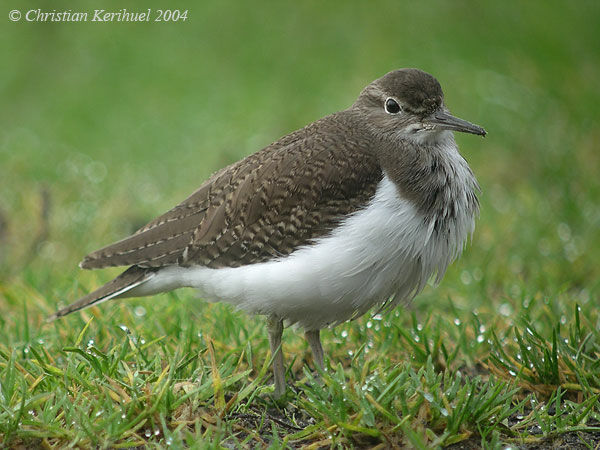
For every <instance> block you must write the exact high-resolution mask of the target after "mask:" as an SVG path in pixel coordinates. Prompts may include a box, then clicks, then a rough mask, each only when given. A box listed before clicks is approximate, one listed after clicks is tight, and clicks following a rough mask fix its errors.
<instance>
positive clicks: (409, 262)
mask: <svg viewBox="0 0 600 450" xmlns="http://www.w3.org/2000/svg"><path fill="white" fill-rule="evenodd" d="M454 132H463V133H470V134H474V135H479V136H485V135H486V131H485V130H484V129H483V128H482V127H480V126H478V125H475V124H472V123H470V122H467V121H465V120H463V119H459V118H457V117H456V116H453V115H452V114H451V113H450V112H449V110H448V108H447V107H446V105H445V102H444V94H443V91H442V88H441V86H440V83H439V82H438V81H437V79H436V78H435V77H433V76H432V75H430V74H428V73H426V72H424V71H422V70H419V69H415V68H405V69H397V70H393V71H391V72H389V73H387V74H385V75H383V76H382V77H380V78H378V79H376V80H375V81H373V82H371V83H370V84H368V85H367V86H366V87H365V88H364V89H363V90H362V91H361V92H360V94H359V96H358V98H357V100H356V101H355V102H354V103H353V104H352V105H351V106H350V107H349V108H347V109H345V110H342V111H339V112H335V113H333V114H331V115H328V116H326V117H323V118H321V119H319V120H317V121H315V122H313V123H311V124H309V125H307V126H305V127H304V128H302V129H299V130H297V131H294V132H292V133H290V134H288V135H286V136H283V137H282V138H280V139H278V140H277V141H275V142H273V143H272V144H270V145H268V146H267V147H265V148H263V149H261V150H259V151H257V152H256V153H254V154H251V155H249V156H247V157H245V158H244V159H242V160H240V161H238V162H235V163H233V164H231V165H229V166H227V167H225V168H223V169H221V170H219V171H217V172H215V173H214V174H213V175H211V176H210V177H209V178H208V179H207V180H206V181H205V182H204V183H203V184H202V185H201V186H200V187H199V188H198V189H197V190H196V191H195V192H194V193H193V194H191V195H190V196H189V197H188V198H187V199H185V200H184V201H183V202H181V203H179V204H178V205H177V206H175V207H174V208H172V209H171V210H169V211H168V212H166V213H165V214H163V215H161V216H159V217H157V218H156V219H154V220H152V221H151V222H149V223H148V224H147V225H145V226H144V227H142V228H140V229H139V230H138V231H136V232H135V233H134V234H133V235H131V236H129V237H126V238H125V239H122V240H120V241H118V242H116V243H113V244H111V245H108V246H106V247H104V248H101V249H100V250H97V251H95V252H92V253H90V254H89V255H87V256H86V257H85V258H84V259H83V261H82V262H81V263H80V267H81V268H82V269H102V268H106V267H113V266H129V267H128V268H127V269H126V270H125V271H124V272H122V273H121V274H120V275H118V276H117V277H116V278H114V279H113V280H112V281H109V282H108V283H106V284H105V285H103V286H101V287H100V288H98V289H96V290H94V291H93V292H91V293H89V294H87V295H85V296H84V297H82V298H81V299H79V300H78V301H76V302H74V303H72V304H71V305H69V306H66V307H64V308H62V309H60V310H59V311H57V312H56V313H55V314H53V315H52V316H50V317H49V320H50V321H51V320H55V319H57V318H59V317H62V316H65V315H67V314H69V313H72V312H74V311H79V310H81V309H83V308H87V307H89V306H92V305H97V304H99V303H100V302H104V301H107V300H112V299H117V298H125V297H142V296H150V295H154V294H158V293H162V292H167V291H171V290H174V289H178V288H182V287H191V288H195V289H197V290H198V291H199V292H200V294H201V296H202V297H203V298H204V299H205V300H207V301H211V302H227V303H229V304H232V305H234V307H237V308H239V309H241V310H244V311H246V312H248V313H250V314H258V315H264V316H266V319H267V330H268V337H269V343H270V350H271V358H272V368H273V380H274V388H273V395H274V397H275V398H280V397H282V396H283V395H284V394H285V392H286V389H287V385H286V381H285V369H284V358H283V351H282V343H281V341H282V333H283V329H284V326H292V325H294V326H295V327H297V328H299V329H303V331H304V335H305V338H306V340H307V342H308V344H309V346H310V348H311V352H312V355H313V363H314V364H315V365H316V366H318V367H320V368H323V366H324V352H323V347H322V344H321V338H320V331H321V330H322V329H323V328H327V327H334V326H336V325H338V324H341V323H343V322H346V321H348V320H353V319H356V318H358V317H360V316H362V315H364V314H365V313H367V312H368V311H369V310H371V309H373V310H376V311H381V310H387V309H391V308H394V307H396V306H398V305H400V304H402V305H403V306H405V305H406V304H408V302H410V301H411V300H412V299H413V298H414V297H415V296H416V295H417V294H418V293H419V292H421V291H422V289H423V288H424V287H425V285H426V284H427V283H428V282H429V281H430V280H431V281H432V282H433V283H434V284H436V283H439V282H440V281H441V279H442V277H443V275H444V273H445V271H446V269H447V267H448V266H449V264H450V263H451V262H453V261H454V260H455V259H456V258H457V257H458V256H459V255H460V254H461V253H462V251H463V249H464V247H465V246H466V243H467V241H468V238H469V236H470V235H472V233H473V231H474V226H475V219H476V217H477V215H478V214H479V200H478V194H479V192H480V188H479V185H478V182H477V180H476V178H475V176H474V174H473V172H472V170H471V169H470V167H469V165H468V164H467V162H466V160H465V159H464V158H463V157H462V156H461V154H460V153H459V151H458V147H457V144H456V142H455V139H454Z"/></svg>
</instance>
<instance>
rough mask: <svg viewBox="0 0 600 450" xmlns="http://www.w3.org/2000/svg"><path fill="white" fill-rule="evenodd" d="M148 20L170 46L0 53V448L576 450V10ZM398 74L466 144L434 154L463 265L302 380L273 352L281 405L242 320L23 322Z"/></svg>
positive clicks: (291, 349) (584, 56)
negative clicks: (462, 126)
mask: <svg viewBox="0 0 600 450" xmlns="http://www.w3.org/2000/svg"><path fill="white" fill-rule="evenodd" d="M63 3H64V7H65V8H71V9H74V10H75V9H76V8H75V7H74V6H73V4H72V3H68V4H67V3H66V2H63ZM151 3H152V7H153V8H155V9H156V8H161V7H162V8H165V7H167V5H166V4H164V3H161V2H159V1H154V2H151ZM171 3H172V2H171ZM171 3H169V7H171V8H175V7H178V8H187V9H189V13H188V17H189V19H188V21H187V22H186V23H178V24H152V23H151V24H92V23H81V24H28V23H22V22H19V23H12V22H9V21H8V20H6V21H5V22H4V23H3V24H2V26H1V27H0V49H1V50H2V51H3V53H2V54H3V55H5V64H4V68H3V70H2V71H0V89H1V90H2V103H1V106H0V123H2V126H1V127H0V446H4V447H9V448H10V447H18V446H21V445H24V446H31V447H40V446H45V447H51V448H53V447H62V446H67V445H71V446H79V447H91V446H97V447H140V446H148V447H151V448H152V447H155V448H163V447H165V446H171V447H173V448H182V447H200V448H204V447H206V448H213V447H214V448H219V447H221V446H225V447H229V448H231V447H233V448H240V447H265V448H267V447H271V448H282V447H300V446H308V447H309V448H321V447H324V448H328V447H346V446H355V447H379V448H388V447H394V446H397V447H402V446H411V447H416V448H428V447H436V446H449V445H452V444H453V443H461V444H463V445H465V446H467V448H477V447H479V446H483V447H487V448H502V447H504V446H507V445H509V446H513V447H521V448H528V447H533V446H540V447H542V448H544V447H551V446H552V445H555V446H556V445H565V446H568V447H569V446H575V445H579V446H581V448H588V447H589V448H595V447H597V446H598V444H599V442H600V438H598V436H600V406H599V396H600V315H599V293H600V282H599V280H600V270H599V267H600V207H599V203H598V199H599V198H600V183H599V182H598V174H599V173H600V153H599V152H598V143H599V142H600V131H599V130H600V129H599V128H598V123H599V122H600V114H599V111H600V109H599V107H598V105H599V104H600V91H599V90H598V88H597V82H598V79H600V50H599V49H598V45H597V41H598V33H597V30H596V28H597V24H598V23H599V22H600V5H599V4H598V3H597V2H592V1H588V2H585V1H581V2H576V3H572V4H571V3H570V4H568V5H567V4H564V3H562V2H561V3H559V2H554V1H551V2H542V1H534V2H526V3H523V2H517V1H510V2H508V3H506V2H503V3H498V2H497V3H494V4H492V3H490V2H487V3H471V2H463V1H459V2H442V1H439V2H438V1H434V2H421V3H414V2H413V3H403V2H402V3H401V2H392V1H389V2H381V3H379V4H378V5H377V6H375V4H374V3H372V2H361V3H359V2H329V3H327V4H323V2H316V1H308V2H302V3H301V4H294V5H292V4H289V5H286V4H284V3H281V2H272V4H270V5H268V7H266V6H265V7H264V8H259V7H257V6H256V5H255V4H251V3H248V4H244V3H241V2H233V1H222V2H205V3H202V4H200V3H198V2H183V1H182V2H178V4H177V5H174V4H171ZM60 4H61V2H58V3H56V4H53V8H56V9H60V8H61V6H60ZM38 7H41V6H40V5H37V4H31V5H30V6H23V2H22V1H19V2H17V1H16V0H14V1H13V0H9V1H8V2H7V3H6V5H5V6H4V9H3V11H2V13H3V14H5V17H6V14H7V13H8V11H10V10H11V9H15V8H17V9H25V8H38ZM94 7H100V6H98V5H95V4H94V3H93V2H91V1H83V2H81V9H93V8H94ZM102 7H104V8H106V9H113V10H117V9H119V8H123V7H126V8H128V9H132V10H133V9H134V7H133V6H127V5H125V6H124V5H123V4H122V2H114V1H112V2H110V1H109V2H105V4H104V5H103V6H102ZM77 8H80V6H77ZM145 8H146V6H145ZM398 67H420V68H422V69H424V70H427V71H429V72H431V73H433V74H434V75H435V76H436V77H437V78H438V79H439V80H440V81H441V83H442V86H443V87H444V90H445V94H446V101H447V103H448V105H449V107H450V109H451V110H452V111H453V112H454V113H455V114H456V115H458V116H459V117H463V118H465V119H467V120H470V121H473V122H475V123H478V124H480V125H482V126H484V127H485V128H486V129H487V130H488V132H489V134H488V137H486V139H485V140H482V139H477V138H475V137H473V136H458V137H457V140H458V142H459V144H460V147H461V151H462V153H463V154H464V155H465V157H466V158H467V160H468V161H469V163H470V165H471V167H472V168H473V170H474V172H475V173H476V175H477V176H478V179H479V181H480V183H481V185H482V195H481V204H482V209H481V217H480V219H479V220H478V222H477V228H476V231H475V235H474V237H473V242H472V244H471V245H469V247H468V248H467V250H466V252H465V254H464V255H463V257H462V258H461V259H460V260H459V261H458V262H456V263H455V264H454V265H453V266H452V267H451V268H450V269H449V271H448V273H447V275H446V277H445V278H444V280H443V282H442V284H441V285H440V286H439V287H436V288H432V287H427V288H426V289H425V291H424V292H423V293H422V294H421V295H420V296H419V297H418V298H417V299H416V300H415V301H414V302H413V303H412V304H411V305H408V306H403V307H399V308H397V309H396V310H394V311H390V312H388V313H386V314H382V315H376V316H373V317H371V316H365V317H363V318H361V319H360V320H357V321H355V322H352V323H347V324H344V325H341V326H339V327H337V328H335V329H333V330H325V331H324V332H323V333H322V339H323V344H324V348H325V351H326V354H327V363H326V365H327V370H326V371H325V372H323V373H320V374H317V373H315V372H314V371H313V365H312V361H311V359H310V352H309V349H308V345H307V344H306V343H305V342H304V340H303V339H302V338H301V333H296V332H295V331H294V330H286V331H285V334H284V353H285V356H286V364H287V367H288V372H287V379H288V381H289V382H290V384H291V385H292V386H293V387H292V389H290V390H289V392H288V394H287V398H286V400H287V403H277V402H275V401H273V399H272V397H271V393H272V386H271V382H272V379H271V371H270V367H269V358H270V355H269V351H268V347H269V346H268V342H267V338H266V336H267V333H266V329H265V326H264V323H263V321H262V319H261V318H260V317H249V316H247V315H245V314H243V313H239V312H236V311H233V310H232V309H231V308H229V307H228V306H226V305H220V304H207V303H205V302H203V301H201V300H200V299H197V298H196V297H195V294H194V293H193V292H192V291H186V290H181V291H178V292H175V293H171V294H169V295H160V296H155V297H152V298H148V299H132V300H124V301H115V302H109V303H106V304H103V305H101V306H100V307H95V308H92V309H90V310H86V311H84V312H82V313H79V314H74V315H72V316H68V317H66V318H65V319H63V320H60V321H57V322H54V323H51V324H46V323H45V322H44V320H45V318H46V317H47V315H49V314H50V313H52V312H54V311H55V310H56V308H57V306H58V305H59V304H62V305H65V304H67V303H69V302H71V301H73V300H75V299H76V298H78V297H79V296H80V295H82V294H84V293H86V292H89V291H90V290H91V289H93V288H95V287H97V286H99V285H100V284H102V283H103V282H105V281H107V280H109V279H110V277H111V276H113V275H115V274H116V273H118V272H117V271H113V270H107V271H100V272H88V271H80V270H79V269H78V268H77V263H78V262H79V260H80V259H81V258H82V257H83V256H84V255H85V254H87V253H88V252H89V251H92V250H95V249H97V248H99V247H100V246H102V245H104V244H107V243H110V242H112V241H114V240H117V239H119V238H122V237H123V236H125V235H127V234H128V233H130V232H132V231H133V230H135V229H136V228H137V227H138V226H140V225H142V224H144V223H145V222H146V221H147V220H149V219H151V218H152V217H153V216H155V215H157V214H159V213H161V212H163V211H165V210H166V209H168V208H169V207H171V206H172V205H174V204H175V203H176V202H178V201H180V200H182V199H183V198H184V197H185V196H186V195H188V194H189V193H190V192H191V191H192V190H193V189H194V188H196V187H197V186H198V185H199V184H200V183H201V181H202V180H204V179H205V178H206V177H208V176H209V175H210V173H212V172H213V171H215V170H217V169H219V168H220V167H222V166H224V165H225V164H228V163H230V162H233V161H235V160H237V159H239V158H241V157H243V156H245V155H247V154H249V153H252V152H253V151H256V150H258V149H259V148H261V147H262V146H264V145H267V144H268V143H270V142H271V141H273V140H274V139H276V138H278V137H279V136H281V135H283V134H286V133H288V132H290V131H292V130H294V129H296V128H299V127H301V126H303V125H305V124H306V123H308V122H310V121H312V120H315V119H317V118H319V117H321V116H323V115H325V114H328V113H330V112H333V111H336V110H339V109H342V108H345V107H347V106H348V105H349V104H351V103H352V102H353V101H354V99H355V97H356V95H358V92H359V91H360V89H361V88H362V87H363V86H364V85H365V84H366V83H368V82H369V81H371V80H372V79H374V78H376V77H378V76H380V75H382V74H383V73H385V72H387V71H388V70H391V69H393V68H398Z"/></svg>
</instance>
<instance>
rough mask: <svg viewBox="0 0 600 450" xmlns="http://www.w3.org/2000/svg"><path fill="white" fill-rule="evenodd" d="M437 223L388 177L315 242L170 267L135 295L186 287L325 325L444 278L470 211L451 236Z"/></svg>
mask: <svg viewBox="0 0 600 450" xmlns="http://www.w3.org/2000/svg"><path fill="white" fill-rule="evenodd" d="M458 157H459V158H460V155H458ZM462 209H463V210H464V209H465V208H462ZM458 210H459V211H460V210H461V209H460V208H458ZM434 222H435V220H432V219H430V220H427V219H425V217H424V216H423V215H422V214H420V213H419V212H418V211H417V210H416V209H415V208H414V207H413V205H412V204H411V203H410V202H409V201H408V200H405V199H402V198H401V196H400V194H399V192H398V190H397V188H396V186H395V184H394V183H393V182H392V181H390V180H389V179H388V177H387V176H385V177H384V178H383V179H382V181H381V182H380V184H379V185H378V187H377V191H376V194H375V196H374V198H373V199H372V200H371V202H370V203H369V204H368V205H367V207H366V208H364V209H363V210H361V211H358V212H356V213H354V214H353V215H351V216H349V217H348V218H347V219H345V220H344V221H343V222H342V223H341V225H340V226H339V227H338V228H337V229H335V230H334V231H333V232H332V233H331V234H329V235H328V236H326V237H323V238H319V239H317V240H315V242H314V244H313V245H310V246H305V247H302V248H300V249H298V250H296V251H295V252H293V253H292V254H290V255H289V256H287V257H282V258H280V259H276V260H272V261H269V262H264V263H258V264H251V265H247V266H242V267H236V268H224V269H210V268H205V267H192V268H181V267H168V268H165V269H162V270H161V271H160V272H158V273H157V274H156V276H154V277H153V278H152V279H151V280H149V281H148V282H147V283H146V284H145V285H143V286H140V288H136V292H135V294H136V295H148V294H150V293H153V292H157V291H163V290H166V289H164V288H165V287H168V289H173V288H175V287H181V286H189V287H194V288H197V289H199V290H200V292H201V294H202V296H203V297H204V298H206V299H207V300H210V301H225V302H228V303H232V304H234V305H236V306H237V307H239V308H241V309H243V310H246V311H248V312H251V313H257V314H277V315H278V316H280V317H281V318H284V319H286V320H287V321H289V322H290V323H298V324H299V325H300V326H302V327H304V328H306V329H320V328H323V327H326V326H328V325H333V324H337V323H341V322H343V321H346V320H348V319H350V318H352V317H353V316H358V315H362V314H364V313H365V312H366V311H367V310H368V309H369V308H371V307H372V306H374V305H376V304H381V303H384V302H386V301H388V302H390V304H396V303H398V302H400V301H407V300H410V299H412V297H414V296H415V295H416V294H417V293H418V292H419V291H421V289H422V288H423V287H424V286H425V284H426V282H427V280H428V279H429V278H430V277H431V276H432V275H434V274H436V275H437V277H436V279H437V280H438V281H439V280H440V279H441V277H442V275H443V273H444V272H445V270H446V268H447V266H448V264H449V263H450V262H451V261H452V260H453V259H454V258H455V257H456V256H457V255H458V254H459V253H460V251H461V250H462V248H463V245H464V242H465V240H466V237H467V235H468V234H469V232H471V231H472V230H473V216H472V212H471V213H470V214H468V215H465V216H464V217H458V218H457V220H456V222H457V223H456V224H454V228H455V233H452V234H451V235H448V234H443V235H442V234H439V235H438V233H437V232H434Z"/></svg>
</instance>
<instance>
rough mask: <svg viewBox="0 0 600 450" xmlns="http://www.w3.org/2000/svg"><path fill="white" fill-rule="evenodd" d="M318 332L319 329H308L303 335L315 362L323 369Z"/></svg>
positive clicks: (321, 349) (321, 348)
mask: <svg viewBox="0 0 600 450" xmlns="http://www.w3.org/2000/svg"><path fill="white" fill-rule="evenodd" d="M320 332H321V330H309V331H306V332H305V333H304V336H305V337H306V340H307V341H308V343H309V345H310V350H311V351H312V354H313V359H314V361H315V364H316V365H317V366H319V368H320V369H321V370H323V347H322V346H321V338H320V336H319V334H320Z"/></svg>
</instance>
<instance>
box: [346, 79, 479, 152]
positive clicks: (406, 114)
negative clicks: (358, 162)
mask: <svg viewBox="0 0 600 450" xmlns="http://www.w3.org/2000/svg"><path fill="white" fill-rule="evenodd" d="M353 108H356V109H359V110H360V111H361V113H362V114H366V115H367V117H368V125H369V126H370V127H371V129H372V130H373V131H375V132H376V133H381V134H383V135H387V136H390V137H392V138H396V139H398V138H400V139H408V140H411V141H415V142H418V143H435V142H439V141H441V140H443V139H445V138H447V137H448V135H449V133H450V132H451V131H460V132H463V133H472V134H477V135H480V136H485V135H486V131H485V130H484V129H483V128H481V127H480V126H478V125H474V124H472V123H470V122H467V121H466V120H463V119H459V118H458V117H454V116H453V115H451V114H450V112H449V111H448V109H447V108H446V106H445V105H444V93H443V92H442V87H441V86H440V83H439V82H438V81H437V80H436V79H435V78H434V77H432V76H431V75H429V74H428V73H426V72H423V71H421V70H419V69H399V70H394V71H392V72H389V73H387V74H386V75H384V76H383V77H381V78H379V79H377V80H375V81H373V82H372V83H371V84H369V85H368V86H367V87H365V88H364V89H363V91H362V92H361V94H360V96H359V97H358V99H357V100H356V102H355V103H354V105H353Z"/></svg>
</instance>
